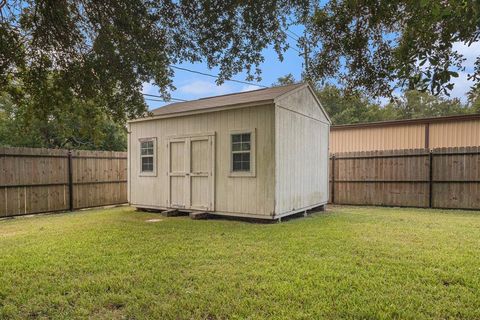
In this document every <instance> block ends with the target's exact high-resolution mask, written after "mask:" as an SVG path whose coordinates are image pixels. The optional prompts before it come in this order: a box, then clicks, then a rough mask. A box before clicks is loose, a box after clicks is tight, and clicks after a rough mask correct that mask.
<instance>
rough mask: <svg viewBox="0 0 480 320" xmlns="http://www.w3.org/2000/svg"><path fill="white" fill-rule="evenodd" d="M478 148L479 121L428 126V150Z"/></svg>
mask: <svg viewBox="0 0 480 320" xmlns="http://www.w3.org/2000/svg"><path fill="white" fill-rule="evenodd" d="M475 146H480V120H472V121H461V122H443V123H442V122H440V123H432V124H430V148H449V147H475Z"/></svg>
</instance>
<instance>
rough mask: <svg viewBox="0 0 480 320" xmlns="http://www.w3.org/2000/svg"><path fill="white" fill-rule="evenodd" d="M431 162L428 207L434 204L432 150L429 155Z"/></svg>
mask: <svg viewBox="0 0 480 320" xmlns="http://www.w3.org/2000/svg"><path fill="white" fill-rule="evenodd" d="M428 162H429V170H430V172H429V176H428V207H429V208H432V206H433V202H432V201H433V152H432V150H430V153H429V155H428Z"/></svg>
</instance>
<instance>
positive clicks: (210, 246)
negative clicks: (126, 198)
mask: <svg viewBox="0 0 480 320" xmlns="http://www.w3.org/2000/svg"><path fill="white" fill-rule="evenodd" d="M154 218H159V219H161V221H158V222H147V221H146V220H149V219H154ZM88 317H90V318H94V319H98V318H104V319H111V318H135V319H146V318H157V319H217V318H220V319H223V318H229V319H231V318H234V319H235V318H236V319H245V318H250V319H258V318H275V319H282V318H283V319H312V318H388V319H390V318H412V319H413V318H415V319H420V318H442V319H443V318H470V319H480V213H479V212H462V211H439V210H419V209H390V208H371V207H362V208H358V207H331V208H330V210H329V211H328V212H327V213H315V214H313V215H311V216H309V217H307V218H298V219H292V220H289V221H286V222H282V223H276V224H258V223H249V222H242V221H232V220H221V219H215V220H190V219H189V218H187V217H172V218H164V217H161V216H159V215H158V214H154V213H145V212H135V211H134V210H133V209H131V208H127V207H123V208H115V209H108V210H92V211H83V212H77V213H73V214H68V213H67V214H58V215H48V216H36V217H28V218H18V219H10V220H3V221H0V319H10V318H12V319H16V318H18V319H25V318H63V319H71V318H88Z"/></svg>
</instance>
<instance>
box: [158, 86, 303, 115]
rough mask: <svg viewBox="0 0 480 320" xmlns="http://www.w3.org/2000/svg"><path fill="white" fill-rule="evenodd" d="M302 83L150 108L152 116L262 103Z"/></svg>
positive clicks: (270, 100)
mask: <svg viewBox="0 0 480 320" xmlns="http://www.w3.org/2000/svg"><path fill="white" fill-rule="evenodd" d="M303 85H304V84H303V83H298V84H291V85H286V86H281V87H272V88H265V89H260V90H253V91H247V92H239V93H231V94H226V95H222V96H214V97H208V98H202V99H198V100H192V101H186V102H175V103H171V104H169V105H166V106H163V107H160V108H157V109H154V110H152V113H153V115H154V116H160V115H167V114H174V113H180V112H188V111H196V110H205V109H212V108H217V107H227V106H237V105H242V104H249V103H255V102H260V103H262V104H265V103H270V102H272V103H273V100H274V99H275V98H277V97H279V96H281V95H282V94H284V93H287V92H289V91H291V90H294V89H296V88H298V87H300V86H303Z"/></svg>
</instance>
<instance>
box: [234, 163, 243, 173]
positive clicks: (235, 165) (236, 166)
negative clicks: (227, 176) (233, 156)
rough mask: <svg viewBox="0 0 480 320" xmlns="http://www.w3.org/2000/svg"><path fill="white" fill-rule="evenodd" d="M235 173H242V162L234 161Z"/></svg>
mask: <svg viewBox="0 0 480 320" xmlns="http://www.w3.org/2000/svg"><path fill="white" fill-rule="evenodd" d="M233 171H242V162H240V161H233Z"/></svg>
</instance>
